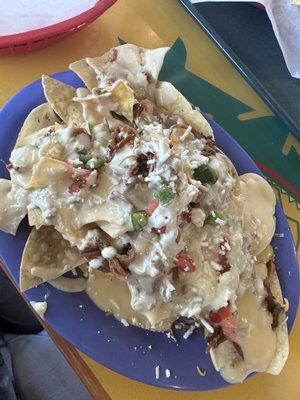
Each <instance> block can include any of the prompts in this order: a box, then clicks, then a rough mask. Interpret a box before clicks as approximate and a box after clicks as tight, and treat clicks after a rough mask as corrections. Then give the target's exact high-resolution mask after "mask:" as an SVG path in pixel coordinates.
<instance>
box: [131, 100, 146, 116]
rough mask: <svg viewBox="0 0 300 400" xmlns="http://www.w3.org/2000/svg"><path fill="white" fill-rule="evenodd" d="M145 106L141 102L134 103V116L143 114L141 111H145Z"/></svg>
mask: <svg viewBox="0 0 300 400" xmlns="http://www.w3.org/2000/svg"><path fill="white" fill-rule="evenodd" d="M143 110H144V107H143V106H142V104H141V103H135V104H134V105H133V118H137V117H139V116H140V115H141V113H142V112H143Z"/></svg>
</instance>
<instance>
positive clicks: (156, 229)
mask: <svg viewBox="0 0 300 400" xmlns="http://www.w3.org/2000/svg"><path fill="white" fill-rule="evenodd" d="M153 230H154V232H155V233H158V234H161V233H166V231H167V227H166V226H162V227H161V228H153Z"/></svg>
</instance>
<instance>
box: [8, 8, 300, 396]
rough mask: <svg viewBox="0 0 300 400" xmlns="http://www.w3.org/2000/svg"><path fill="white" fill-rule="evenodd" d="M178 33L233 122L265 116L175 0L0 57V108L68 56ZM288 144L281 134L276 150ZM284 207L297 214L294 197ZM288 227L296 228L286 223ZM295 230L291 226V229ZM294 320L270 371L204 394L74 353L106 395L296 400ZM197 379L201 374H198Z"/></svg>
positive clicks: (297, 333)
mask: <svg viewBox="0 0 300 400" xmlns="http://www.w3.org/2000/svg"><path fill="white" fill-rule="evenodd" d="M178 36H180V37H181V38H182V39H183V41H184V43H185V45H186V47H187V52H188V60H187V66H188V68H189V69H190V70H192V71H193V72H194V73H196V74H197V75H199V76H201V77H202V78H204V79H205V80H207V81H208V82H210V83H211V84H213V85H215V86H217V87H218V88H219V89H222V90H223V91H225V92H226V93H228V94H230V95H231V96H234V97H235V98H237V99H238V100H240V101H241V102H243V103H245V104H247V105H248V106H250V107H251V108H252V109H253V111H251V112H249V113H246V114H243V115H240V116H239V118H240V119H241V120H246V119H251V118H257V117H258V116H263V115H272V112H271V111H270V109H269V108H268V107H267V106H266V105H265V104H264V102H263V101H262V100H261V98H260V97H259V96H258V95H257V94H256V93H255V92H254V90H253V89H252V88H251V87H250V86H249V85H248V84H247V83H246V82H245V80H244V79H243V78H242V77H241V76H240V75H239V74H238V72H237V71H236V70H235V69H234V68H233V67H232V65H231V64H230V63H229V62H228V61H227V59H226V58H225V57H224V56H223V55H222V54H221V53H220V51H219V50H218V49H217V47H216V46H215V45H214V44H213V43H212V42H211V41H210V39H208V38H207V37H206V35H205V34H204V33H203V32H202V31H201V29H200V28H199V27H198V26H197V25H196V24H195V23H194V22H193V20H192V18H191V17H189V16H188V14H187V13H186V12H185V11H184V9H183V8H182V7H181V6H180V5H179V4H178V2H177V1H176V0H119V1H118V2H117V3H116V4H115V5H114V6H113V7H112V8H111V9H110V10H109V11H108V12H106V13H105V15H103V16H102V17H101V18H100V19H98V20H97V21H95V22H94V23H93V24H91V25H90V26H89V27H87V28H86V29H84V30H83V31H82V32H79V33H77V34H75V35H73V36H71V37H69V38H67V39H65V40H64V41H63V42H61V43H58V44H56V45H54V46H51V47H49V48H46V49H43V50H40V51H36V52H34V53H28V54H24V55H18V56H5V57H3V56H2V57H1V58H0V107H1V106H2V105H3V104H4V103H5V102H6V101H7V100H8V99H9V97H10V96H11V95H12V94H13V93H15V92H16V91H18V90H19V89H21V88H22V87H23V86H24V85H26V84H28V83H30V82H31V81H33V80H35V79H37V78H39V77H40V76H41V75H42V74H43V73H53V72H58V71H63V70H66V69H67V68H68V64H69V63H70V62H71V61H74V60H77V59H80V58H84V57H86V56H90V57H92V56H97V55H100V54H101V53H103V52H104V51H105V50H107V49H108V48H110V47H111V46H113V45H115V44H116V43H117V37H121V38H122V39H124V40H125V41H127V42H134V43H136V44H138V45H141V46H144V47H157V46H161V45H171V44H172V43H173V42H174V41H175V40H176V38H177V37H178ZM292 146H294V147H296V148H297V146H298V145H297V144H296V142H294V140H293V138H290V139H288V140H287V142H286V144H285V146H284V148H283V152H284V153H286V152H288V151H289V150H290V148H291V147H292ZM285 203H286V204H285V207H284V208H285V211H286V212H289V211H290V212H291V214H293V216H294V215H295V217H296V218H298V219H299V210H298V209H296V206H295V203H293V204H291V203H289V202H288V201H287V199H286V201H285ZM293 229H296V228H295V227H293ZM294 233H296V232H294ZM299 344H300V320H299V318H298V322H297V324H296V326H295V328H294V331H293V334H292V336H291V352H290V356H289V359H288V362H287V364H286V366H285V368H284V370H283V372H282V374H281V375H280V376H278V377H274V376H271V375H266V374H258V375H256V376H255V377H254V378H251V379H249V380H248V381H247V382H245V383H243V384H242V385H237V386H234V387H230V388H227V389H222V390H218V391H214V392H205V393H187V392H172V391H168V390H162V389H157V388H152V387H149V386H146V385H143V384H140V383H137V382H134V381H132V380H129V379H127V378H124V377H122V376H120V375H118V374H115V373H113V372H111V371H109V370H107V369H106V368H104V367H102V366H100V365H99V364H97V363H95V362H94V361H92V360H91V359H89V358H87V357H86V356H84V355H82V357H83V358H84V359H85V361H86V362H87V364H88V365H89V366H90V368H91V369H92V371H93V372H94V374H95V376H96V377H97V378H98V379H99V380H100V381H101V384H102V385H103V386H104V387H105V389H106V390H107V392H108V393H109V394H110V396H111V397H112V399H113V400H171V399H172V400H177V399H178V400H179V399H183V400H184V399H187V400H196V399H202V400H221V399H222V400H235V399H237V400H240V399H242V400H252V399H255V400H296V399H298V398H300V379H299V378H300V345H299ZM199 379H203V378H200V377H199Z"/></svg>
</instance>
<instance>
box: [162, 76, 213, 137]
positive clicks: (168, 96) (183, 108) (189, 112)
mask: <svg viewBox="0 0 300 400" xmlns="http://www.w3.org/2000/svg"><path fill="white" fill-rule="evenodd" d="M154 97H155V102H156V104H157V106H159V107H162V108H164V109H165V111H166V113H167V114H177V115H179V116H180V117H182V119H183V120H184V121H185V122H186V123H187V124H188V125H191V126H192V128H193V129H195V130H196V131H197V132H199V133H201V134H203V135H204V136H206V137H213V131H212V129H211V126H210V125H209V123H208V122H207V120H206V119H205V118H204V117H203V115H202V114H201V113H200V111H196V110H193V108H192V106H191V104H190V103H189V102H188V100H187V99H186V98H185V97H184V96H183V94H181V93H180V92H179V91H178V90H177V89H176V88H175V87H174V86H173V85H172V83H170V82H159V85H158V87H156V88H155V90H154Z"/></svg>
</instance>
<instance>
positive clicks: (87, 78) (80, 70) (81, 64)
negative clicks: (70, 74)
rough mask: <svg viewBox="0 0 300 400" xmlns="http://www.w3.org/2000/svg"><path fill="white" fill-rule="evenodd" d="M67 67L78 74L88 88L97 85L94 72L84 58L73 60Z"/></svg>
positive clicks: (90, 88)
mask: <svg viewBox="0 0 300 400" xmlns="http://www.w3.org/2000/svg"><path fill="white" fill-rule="evenodd" d="M69 68H70V70H71V71H74V72H75V74H76V75H78V76H79V78H80V79H81V80H82V81H83V82H84V84H85V86H86V87H87V88H88V89H89V90H92V89H93V88H95V87H97V86H98V81H97V75H96V72H95V71H94V69H93V68H92V67H91V66H90V65H89V64H88V63H87V62H86V60H85V59H83V60H79V61H75V62H73V63H72V64H70V65H69Z"/></svg>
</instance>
